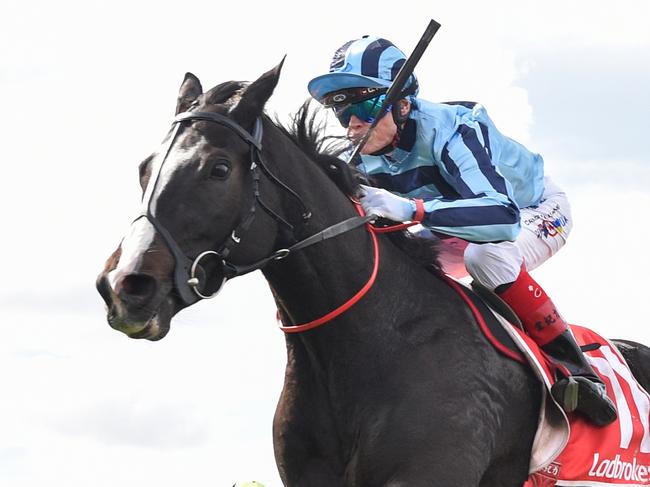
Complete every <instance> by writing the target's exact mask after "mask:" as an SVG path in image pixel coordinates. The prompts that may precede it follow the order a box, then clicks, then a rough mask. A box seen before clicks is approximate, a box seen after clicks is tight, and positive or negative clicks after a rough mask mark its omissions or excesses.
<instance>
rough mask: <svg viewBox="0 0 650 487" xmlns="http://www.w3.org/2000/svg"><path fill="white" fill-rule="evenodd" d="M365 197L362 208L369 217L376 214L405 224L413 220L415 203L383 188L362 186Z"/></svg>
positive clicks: (362, 200) (363, 197) (362, 199)
mask: <svg viewBox="0 0 650 487" xmlns="http://www.w3.org/2000/svg"><path fill="white" fill-rule="evenodd" d="M361 189H363V191H364V193H365V195H364V196H362V197H361V206H363V209H364V210H366V213H367V214H368V215H371V214H374V215H377V216H380V217H383V218H388V219H389V220H393V221H396V222H404V221H408V220H411V219H412V218H413V213H414V212H415V202H414V201H413V200H410V199H408V198H402V197H401V196H397V195H396V194H393V193H391V192H390V191H386V190H385V189H381V188H373V187H372V186H364V185H363V184H362V185H361Z"/></svg>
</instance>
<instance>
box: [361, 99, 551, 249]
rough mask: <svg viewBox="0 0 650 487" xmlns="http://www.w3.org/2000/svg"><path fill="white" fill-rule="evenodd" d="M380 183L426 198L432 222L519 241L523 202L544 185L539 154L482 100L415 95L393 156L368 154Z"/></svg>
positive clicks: (472, 237)
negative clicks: (506, 129) (506, 131)
mask: <svg viewBox="0 0 650 487" xmlns="http://www.w3.org/2000/svg"><path fill="white" fill-rule="evenodd" d="M358 168H359V169H360V170H361V172H362V173H365V174H367V175H368V176H371V178H372V180H373V181H374V185H376V186H379V187H382V188H385V189H387V190H389V191H391V192H393V193H397V194H400V195H402V196H405V197H408V198H420V199H423V200H424V208H425V212H426V213H425V217H424V220H423V222H422V224H423V225H424V226H426V227H427V228H429V229H431V230H433V231H435V232H439V233H443V234H446V235H451V236H455V237H459V238H462V239H465V240H468V241H472V242H499V241H504V240H515V239H516V237H517V235H518V234H519V231H520V223H519V208H525V207H528V206H535V205H537V204H538V203H539V201H540V199H541V197H542V193H543V192H544V161H543V159H542V157H541V156H540V155H539V154H535V153H533V152H530V151H529V150H528V149H526V148H525V147H524V146H523V145H521V144H519V143H518V142H516V141H514V140H512V139H510V138H508V137H506V136H504V135H503V134H501V133H500V132H499V131H498V130H497V129H496V127H495V126H494V123H493V122H492V120H491V119H490V118H489V116H488V114H487V112H486V111H485V108H484V107H483V106H482V105H479V104H475V103H469V102H450V103H442V104H441V103H430V102H427V101H424V100H419V99H417V100H415V101H414V103H413V106H412V110H411V113H410V115H409V118H408V120H407V121H406V124H405V126H404V128H403V130H402V133H401V136H400V140H399V143H398V145H397V147H396V148H395V150H394V151H393V152H392V153H391V154H390V156H387V155H383V156H370V155H364V156H362V162H361V163H360V164H359V166H358Z"/></svg>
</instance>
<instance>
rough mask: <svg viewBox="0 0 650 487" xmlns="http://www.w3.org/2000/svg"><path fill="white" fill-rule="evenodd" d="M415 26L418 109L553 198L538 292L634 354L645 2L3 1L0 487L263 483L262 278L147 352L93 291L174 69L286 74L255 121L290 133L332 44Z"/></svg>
mask: <svg viewBox="0 0 650 487" xmlns="http://www.w3.org/2000/svg"><path fill="white" fill-rule="evenodd" d="M400 7H406V10H404V11H398V9H399V8H400ZM430 18H435V19H436V20H438V21H439V22H440V23H441V24H442V28H441V30H440V31H439V33H438V35H437V36H436V37H435V38H434V40H433V41H432V43H431V45H430V47H429V49H428V51H427V52H426V53H425V55H424V57H423V59H422V61H421V63H420V65H419V66H418V68H417V71H416V72H417V75H418V77H419V80H420V84H421V86H422V89H421V93H420V95H421V97H423V98H426V99H430V100H433V101H444V100H452V99H456V100H458V99H465V100H476V101H480V102H482V103H483V104H484V105H485V106H486V107H487V109H488V110H489V112H490V113H491V115H492V117H493V119H494V120H495V122H496V123H497V125H498V126H499V127H500V128H501V130H502V131H503V132H505V133H506V134H508V135H510V136H511V137H513V138H515V139H517V140H519V141H521V142H523V143H525V144H526V145H528V146H529V147H530V148H531V149H532V150H534V151H537V152H540V153H542V154H543V155H544V157H545V159H546V168H547V172H548V173H549V174H550V175H552V177H553V178H554V179H555V181H556V182H557V183H558V184H560V185H562V186H564V188H565V189H566V191H567V192H568V193H569V197H570V200H571V203H572V205H573V212H574V221H575V227H574V231H573V235H572V237H571V238H570V240H569V243H568V245H567V246H566V248H565V249H563V250H562V251H561V252H560V253H559V254H558V255H557V256H556V257H554V258H553V259H552V260H551V261H550V262H548V263H547V264H545V265H544V266H543V267H542V268H541V269H539V270H538V271H536V272H535V276H536V277H537V278H538V280H539V281H540V282H541V283H542V285H544V286H545V287H546V289H547V291H548V292H549V294H550V295H551V296H552V297H553V298H554V300H555V301H556V302H557V304H558V305H559V306H560V309H561V311H562V312H563V314H564V315H565V316H566V317H567V318H568V319H569V320H571V321H574V322H576V323H579V324H584V325H588V326H592V327H593V328H595V329H596V330H597V331H599V332H600V333H602V334H604V335H605V336H608V337H623V338H628V339H635V340H639V341H643V342H646V343H650V327H649V325H650V320H649V319H648V318H647V315H646V313H645V308H646V306H645V303H646V302H647V292H645V288H647V279H648V273H649V271H650V259H649V257H648V251H647V246H648V245H649V244H648V242H650V230H649V225H648V222H647V213H648V212H649V211H650V190H649V189H648V186H649V185H650V156H649V155H648V149H647V146H648V139H649V136H648V132H649V128H650V126H649V123H648V114H649V113H650V94H649V93H650V90H649V89H648V87H649V86H650V29H649V28H648V25H650V4H649V3H648V2H647V1H645V0H638V1H632V0H619V1H617V2H611V1H607V2H605V1H594V0H591V1H582V0H580V1H572V0H562V1H560V0H547V1H545V2H531V1H522V0H518V1H505V0H493V1H491V2H481V1H476V2H472V1H464V2H431V1H428V2H408V3H404V2H389V1H384V0H377V1H374V2H370V3H368V2H358V3H357V4H354V3H352V2H349V1H345V2H343V1H339V0H333V1H329V2H300V3H299V4H298V3H296V4H290V3H284V2H277V1H276V2H261V1H253V2H246V3H242V2H239V3H236V2H216V1H213V2H207V1H201V2H193V1H186V2H174V3H171V2H153V1H146V2H136V1H129V2H126V1H115V0H113V1H96V0H95V1H93V0H85V1H80V0H79V1H75V0H61V1H57V2H45V1H37V2H30V1H25V0H21V1H15V0H3V2H2V4H0V106H1V107H2V108H1V110H2V115H3V116H2V117H1V118H0V134H1V135H0V140H1V141H2V149H3V150H2V169H3V178H2V183H1V184H2V188H1V191H0V208H1V210H0V211H1V214H2V220H3V225H2V228H3V231H2V239H1V240H0V246H1V249H2V255H3V256H4V258H3V265H2V275H3V279H2V284H0V326H1V327H2V339H1V340H0V371H1V372H0V378H1V380H0V384H1V391H2V400H0V485H7V486H12V487H23V486H37V485H65V486H66V487H77V486H79V487H81V486H84V487H87V486H89V485H92V486H109V485H110V486H114V485H123V486H127V487H128V486H135V485H157V486H159V487H166V486H178V485H192V486H197V487H200V486H204V485H205V486H207V485H210V486H219V487H221V486H230V485H232V483H234V482H235V481H237V480H246V479H248V480H251V479H256V480H259V481H261V482H264V483H265V484H266V485H267V487H270V486H277V485H280V482H279V478H278V476H277V474H276V472H275V465H274V461H273V454H272V444H271V434H270V432H271V419H272V415H273V411H274V408H275V403H276V401H277V397H278V395H279V392H280V387H281V384H282V377H283V369H284V360H285V351H284V338H283V335H282V333H281V332H279V331H278V330H277V329H276V328H275V326H276V325H275V321H274V307H273V302H272V299H271V296H270V292H269V291H268V288H267V287H266V283H265V281H264V279H263V277H262V275H261V274H259V273H256V274H254V275H251V276H247V277H244V278H240V279H237V280H235V281H233V282H230V283H229V284H228V285H227V286H226V289H225V290H224V291H223V292H222V294H221V295H220V296H219V297H218V298H217V299H216V300H213V301H209V302H203V303H200V304H197V305H195V306H194V307H193V308H191V309H189V310H186V311H184V312H182V313H181V314H180V315H179V316H178V317H177V318H176V319H175V320H174V322H173V323H172V330H171V332H170V333H169V335H168V336H167V337H166V338H165V339H164V340H162V341H160V342H156V343H151V342H147V341H136V340H130V339H128V338H127V337H126V336H125V335H122V334H120V333H118V332H116V331H114V330H112V329H111V328H109V326H108V325H107V324H106V321H105V315H104V310H103V304H102V302H101V299H100V297H99V295H98V294H97V293H96V292H95V290H94V279H95V276H96V275H97V274H98V273H99V271H100V270H101V268H102V266H103V262H104V260H105V259H106V258H107V257H108V255H109V254H110V252H112V251H113V250H114V248H115V247H116V245H117V244H118V243H119V241H120V239H121V237H122V236H123V234H124V233H125V231H126V229H127V228H128V225H129V222H130V221H131V218H132V217H133V216H134V213H135V211H136V208H137V207H138V204H139V197H140V191H139V188H138V183H137V166H138V163H139V162H140V160H141V159H143V158H144V157H145V156H147V155H148V154H149V153H150V152H151V151H152V150H154V149H155V148H156V147H157V145H158V143H159V142H160V140H161V139H162V137H163V136H164V135H165V133H166V131H167V129H168V127H169V124H170V122H171V119H172V117H173V111H174V107H175V99H176V95H177V91H178V87H179V85H180V83H181V81H182V79H183V75H184V73H185V72H186V71H191V72H193V73H194V74H196V75H197V76H199V78H201V80H202V82H203V86H204V88H206V89H207V88H209V87H211V86H213V85H215V84H217V83H220V82H222V81H226V80H230V79H239V80H251V79H255V78H256V77H257V76H259V75H260V74H261V73H262V72H264V71H266V70H268V69H270V68H271V67H273V66H274V65H275V64H277V63H278V62H279V61H280V60H281V59H282V56H284V55H285V54H287V60H286V63H285V67H284V70H283V73H282V78H281V80H280V84H279V86H278V88H277V90H276V94H275V95H274V96H273V98H272V99H271V101H270V103H269V105H268V109H269V112H270V113H272V114H273V113H277V114H278V116H279V117H280V118H282V119H286V117H287V116H288V115H289V114H290V113H292V112H295V110H296V109H297V108H298V107H299V105H300V104H301V103H302V101H303V100H304V99H305V98H306V97H307V91H306V84H307V82H308V81H309V80H310V79H311V78H312V77H314V76H316V75H319V74H322V73H323V72H325V71H326V69H327V67H328V65H329V59H330V57H331V55H332V53H333V52H334V50H335V49H336V48H337V47H339V46H340V45H341V44H343V43H344V42H346V41H347V40H349V39H353V38H357V37H360V36H361V35H364V34H376V35H380V36H383V37H386V38H388V39H390V40H392V41H393V42H394V43H395V44H396V45H398V46H399V47H401V49H402V50H404V51H405V52H407V53H410V52H411V50H412V49H413V47H414V46H415V44H416V42H417V40H418V39H419V37H420V35H421V33H422V31H423V30H424V28H425V27H426V25H427V23H428V20H429V19H430ZM369 366H370V365H369Z"/></svg>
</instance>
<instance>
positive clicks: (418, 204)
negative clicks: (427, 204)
mask: <svg viewBox="0 0 650 487" xmlns="http://www.w3.org/2000/svg"><path fill="white" fill-rule="evenodd" d="M413 201H415V215H413V221H414V222H418V223H420V222H421V221H422V220H423V219H424V201H423V200H421V199H418V198H416V199H414V200H413Z"/></svg>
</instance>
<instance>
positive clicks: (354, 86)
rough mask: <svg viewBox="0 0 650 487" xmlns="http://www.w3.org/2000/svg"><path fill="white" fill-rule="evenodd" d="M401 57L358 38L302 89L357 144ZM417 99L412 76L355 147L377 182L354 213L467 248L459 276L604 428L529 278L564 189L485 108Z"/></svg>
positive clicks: (386, 44)
mask: <svg viewBox="0 0 650 487" xmlns="http://www.w3.org/2000/svg"><path fill="white" fill-rule="evenodd" d="M405 61H406V58H405V56H404V54H403V53H402V52H401V51H400V50H399V49H397V48H396V47H395V46H394V45H393V44H392V43H391V42H390V41H387V40H385V39H381V38H378V37H370V36H364V37H362V38H361V39H356V40H353V41H350V42H347V43H346V44H344V45H343V46H342V47H340V48H339V49H338V50H337V51H336V53H335V54H334V58H333V59H332V62H331V64H330V70H329V73H328V74H324V75H322V76H318V77H316V78H314V79H312V80H311V81H310V82H309V85H308V90H309V93H310V94H311V96H312V97H313V98H315V99H316V100H318V101H319V102H320V103H321V104H323V105H324V106H325V107H328V108H332V109H333V110H334V113H335V115H336V117H337V118H338V120H339V121H340V123H341V125H343V127H345V128H346V129H347V136H348V138H350V139H351V140H352V141H355V142H356V141H358V140H360V139H361V137H363V135H364V134H365V133H366V131H367V130H368V128H369V127H370V125H371V123H372V122H373V121H374V117H375V116H376V115H377V114H378V112H379V109H380V107H381V105H382V102H383V100H384V98H385V93H386V91H387V89H388V87H390V85H391V83H392V81H393V79H394V78H395V76H396V75H397V73H398V71H399V69H400V67H401V66H402V65H403V64H404V62H405ZM417 93H418V83H417V79H416V77H415V75H411V77H410V78H409V80H408V81H407V83H406V85H405V88H404V90H403V92H402V93H401V94H400V99H399V101H397V102H396V103H395V104H394V105H393V106H392V107H391V108H390V110H388V111H387V114H386V116H384V117H383V118H382V119H381V120H380V121H379V122H378V123H377V125H376V127H375V129H374V131H373V133H372V134H371V136H370V138H369V139H368V141H367V143H366V145H365V146H364V148H363V150H362V155H361V158H360V161H359V164H358V168H359V170H360V171H361V172H362V173H364V174H366V175H368V176H369V177H370V179H371V180H372V181H373V184H375V185H376V186H378V187H370V186H364V187H363V189H364V190H365V196H363V197H362V200H361V202H362V204H363V207H364V208H365V210H366V211H367V212H368V213H375V214H377V215H379V216H383V217H385V218H389V219H391V220H395V221H407V220H419V221H421V223H422V225H423V226H424V227H426V228H427V229H429V230H430V231H432V232H433V233H434V234H436V235H438V236H439V237H441V238H443V239H444V238H446V237H457V238H460V239H462V240H465V241H467V242H469V244H468V245H467V247H466V249H465V253H464V263H465V267H466V268H467V272H469V274H470V275H471V276H472V277H473V279H474V280H475V281H477V282H478V283H479V284H481V285H483V286H484V287H487V288H488V289H489V290H491V291H493V292H494V293H496V294H497V295H498V296H499V297H500V298H501V299H502V300H503V301H505V302H506V303H507V304H508V305H509V306H510V307H511V308H512V309H513V311H514V312H515V313H516V314H517V315H518V316H519V318H520V320H521V321H522V323H523V325H524V328H525V330H526V332H527V333H528V334H529V335H530V336H531V338H532V339H533V340H535V342H536V343H537V344H538V345H539V346H540V347H541V349H542V350H543V351H544V352H545V353H546V354H547V355H548V356H549V357H550V358H551V359H552V361H553V362H554V364H555V365H556V366H557V368H558V370H559V371H560V378H559V380H558V381H557V382H556V383H555V385H554V386H553V389H552V394H553V396H554V397H555V399H556V400H557V401H558V403H559V404H560V405H561V406H562V407H563V408H564V409H565V410H566V411H567V412H571V411H575V412H578V413H581V414H583V415H584V416H586V417H587V418H589V419H590V420H591V421H592V422H594V423H595V424H597V425H600V426H603V425H606V424H609V423H611V422H612V421H614V420H615V419H616V409H615V407H614V404H613V403H612V401H611V400H610V399H609V398H608V397H607V394H606V391H605V385H604V384H603V382H602V381H601V379H600V378H599V377H598V376H597V375H596V374H595V373H594V371H593V369H592V368H591V366H590V365H589V363H588V362H587V360H586V359H585V357H584V355H583V353H582V351H581V350H580V347H579V346H578V345H577V343H576V341H575V339H574V337H573V335H572V333H571V331H570V330H569V329H568V327H567V323H566V321H565V320H564V318H562V316H561V315H560V314H559V313H558V311H557V309H556V307H555V305H554V304H553V302H552V301H551V299H550V298H549V297H548V296H547V295H546V293H545V292H544V290H543V289H542V288H541V286H540V285H539V284H538V283H537V282H536V281H535V280H534V279H533V278H532V277H531V276H530V274H529V273H528V271H530V270H532V269H535V268H536V267H538V266H539V265H540V264H542V263H543V262H544V261H546V260H547V259H548V258H549V257H551V256H552V255H553V254H555V253H556V252H557V251H558V250H559V249H560V248H561V247H562V246H563V245H564V244H565V242H566V239H567V237H568V236H569V233H570V232H571V227H572V224H573V220H572V217H571V210H570V207H569V203H568V201H567V197H566V195H565V193H564V192H563V191H562V190H561V189H560V188H558V186H556V185H555V184H554V183H553V182H552V181H551V180H550V179H549V178H548V177H547V176H545V175H544V161H543V159H542V157H541V156H540V155H539V154H535V153H533V152H530V151H529V150H528V149H526V148H525V147H524V146H523V145H521V144H519V143H517V142H515V141H514V140H512V139H510V138H508V137H506V136H504V135H503V134H501V133H500V132H499V131H498V130H497V128H496V127H495V125H494V123H493V122H492V120H491V119H490V117H489V116H488V114H487V112H486V110H485V108H484V107H483V106H482V105H480V104H477V103H470V102H449V103H431V102H428V101H425V100H421V99H419V98H417Z"/></svg>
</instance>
